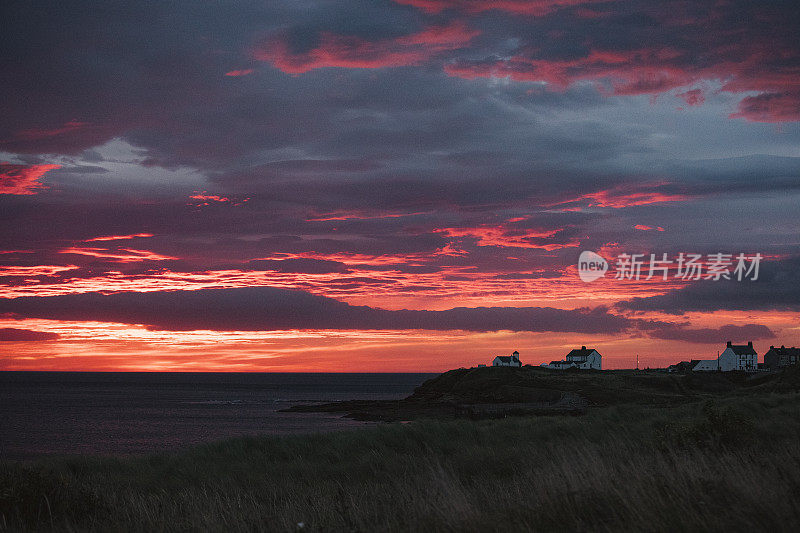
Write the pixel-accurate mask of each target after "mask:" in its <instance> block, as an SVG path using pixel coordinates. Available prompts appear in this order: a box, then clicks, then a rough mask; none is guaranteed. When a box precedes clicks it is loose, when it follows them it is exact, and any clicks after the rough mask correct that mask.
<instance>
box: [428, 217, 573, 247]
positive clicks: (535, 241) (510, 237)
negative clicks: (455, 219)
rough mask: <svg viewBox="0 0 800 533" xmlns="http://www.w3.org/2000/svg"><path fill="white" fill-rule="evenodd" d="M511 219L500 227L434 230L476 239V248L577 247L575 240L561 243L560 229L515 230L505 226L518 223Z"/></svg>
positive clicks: (485, 226) (487, 226) (452, 235)
mask: <svg viewBox="0 0 800 533" xmlns="http://www.w3.org/2000/svg"><path fill="white" fill-rule="evenodd" d="M519 220H521V219H512V220H509V221H507V223H506V224H501V225H481V226H477V227H470V228H440V229H436V230H434V232H436V233H442V234H444V235H446V236H448V237H467V238H472V239H476V241H477V242H476V244H477V245H478V246H499V247H503V248H535V249H540V250H547V251H553V250H560V249H562V248H570V247H573V246H577V245H578V244H579V242H578V241H577V240H575V239H568V240H565V241H561V240H559V239H558V235H559V233H561V231H562V230H561V229H553V230H549V229H548V230H534V229H528V228H522V229H516V228H513V227H509V226H507V224H510V223H513V222H516V221H519Z"/></svg>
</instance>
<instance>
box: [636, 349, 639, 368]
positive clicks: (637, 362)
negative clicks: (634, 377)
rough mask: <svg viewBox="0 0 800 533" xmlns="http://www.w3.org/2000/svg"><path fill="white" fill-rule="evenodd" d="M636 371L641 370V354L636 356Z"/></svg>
mask: <svg viewBox="0 0 800 533" xmlns="http://www.w3.org/2000/svg"><path fill="white" fill-rule="evenodd" d="M636 370H639V354H638V353H637V354H636Z"/></svg>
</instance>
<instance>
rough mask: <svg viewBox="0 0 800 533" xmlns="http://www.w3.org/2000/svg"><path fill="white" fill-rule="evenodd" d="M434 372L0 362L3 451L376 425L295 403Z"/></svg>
mask: <svg viewBox="0 0 800 533" xmlns="http://www.w3.org/2000/svg"><path fill="white" fill-rule="evenodd" d="M429 377H432V375H431V374H269V373H266V374H255V373H246V374H245V373H151V372H142V373H128V372H124V373H123V372H120V373H114V372H0V458H7V459H8V458H10V459H25V458H34V457H39V456H43V455H51V454H57V455H62V454H131V453H143V452H149V451H160V450H174V449H178V448H181V447H185V446H190V445H193V444H198V443H202V442H209V441H215V440H220V439H225V438H229V437H237V436H242V435H263V434H272V435H281V434H290V433H313V432H321V431H333V430H338V429H345V428H352V427H360V426H364V425H369V423H365V422H356V421H352V420H348V419H344V418H341V417H340V416H339V415H327V414H321V413H281V412H278V411H279V410H280V409H284V408H286V407H289V406H291V405H297V404H302V403H311V402H327V401H336V400H368V399H395V398H402V397H404V396H407V395H408V394H410V393H411V391H413V389H414V387H416V386H418V385H420V384H421V383H422V382H423V381H425V380H426V379H428V378H429Z"/></svg>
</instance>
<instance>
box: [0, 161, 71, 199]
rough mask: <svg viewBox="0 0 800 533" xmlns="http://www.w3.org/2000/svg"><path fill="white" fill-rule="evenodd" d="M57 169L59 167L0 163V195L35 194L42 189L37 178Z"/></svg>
mask: <svg viewBox="0 0 800 533" xmlns="http://www.w3.org/2000/svg"><path fill="white" fill-rule="evenodd" d="M57 168H61V165H14V164H12V163H0V194H36V191H37V189H42V188H44V185H42V184H41V183H39V178H41V177H42V176H43V175H44V174H45V173H46V172H49V171H50V170H55V169H57Z"/></svg>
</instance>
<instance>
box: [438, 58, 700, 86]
mask: <svg viewBox="0 0 800 533" xmlns="http://www.w3.org/2000/svg"><path fill="white" fill-rule="evenodd" d="M676 56H677V53H676V52H674V51H671V50H668V49H640V50H631V51H609V50H593V51H591V52H589V53H588V54H587V55H586V56H584V57H581V58H577V59H570V60H549V59H534V58H530V57H526V56H523V55H516V56H514V57H511V58H509V59H501V60H492V61H488V62H487V61H458V62H454V63H450V64H448V65H446V66H445V72H447V74H449V75H451V76H457V77H461V78H467V79H474V78H510V79H512V80H514V81H538V82H546V83H548V84H549V85H552V86H554V87H556V88H558V89H565V88H567V87H569V86H570V85H572V84H574V83H575V82H578V81H582V80H595V81H602V80H608V81H609V82H610V84H611V89H612V90H611V92H612V93H613V94H617V95H633V94H652V93H660V92H664V91H668V90H671V89H675V88H678V87H682V86H684V85H686V84H688V83H691V82H692V81H693V78H692V77H691V76H690V75H689V74H688V73H686V72H684V71H683V70H681V69H680V68H679V67H676V66H671V65H670V64H669V63H670V61H671V60H673V59H675V57H676ZM601 90H602V91H603V92H606V91H607V89H605V88H603V87H602V86H601Z"/></svg>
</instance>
